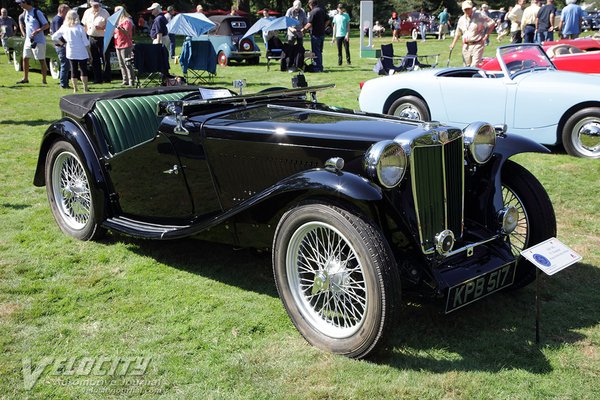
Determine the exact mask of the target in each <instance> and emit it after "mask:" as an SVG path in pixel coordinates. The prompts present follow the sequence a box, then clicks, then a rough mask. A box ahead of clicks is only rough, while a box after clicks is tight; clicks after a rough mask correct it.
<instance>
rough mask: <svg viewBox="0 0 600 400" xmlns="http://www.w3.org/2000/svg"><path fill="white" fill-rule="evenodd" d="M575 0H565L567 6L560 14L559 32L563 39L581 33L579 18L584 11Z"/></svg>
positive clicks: (573, 37) (580, 18)
mask: <svg viewBox="0 0 600 400" xmlns="http://www.w3.org/2000/svg"><path fill="white" fill-rule="evenodd" d="M576 2H577V0H567V6H566V7H565V8H563V9H562V12H561V14H560V25H559V28H558V30H559V32H560V33H561V34H562V37H563V38H564V39H576V38H577V37H579V34H580V33H581V20H582V19H583V16H584V14H585V11H583V10H582V9H581V7H579V6H578V5H577V4H575V3H576Z"/></svg>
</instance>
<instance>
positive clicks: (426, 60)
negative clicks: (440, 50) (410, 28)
mask: <svg viewBox="0 0 600 400" xmlns="http://www.w3.org/2000/svg"><path fill="white" fill-rule="evenodd" d="M417 53H418V46H417V42H416V41H413V42H406V56H407V57H409V56H410V57H415V58H416V60H415V65H414V66H413V68H412V69H411V70H413V69H415V67H417V66H418V67H419V68H435V67H436V66H437V65H438V63H439V59H440V55H439V54H428V55H423V56H420V55H418V54H417Z"/></svg>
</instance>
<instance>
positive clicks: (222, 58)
mask: <svg viewBox="0 0 600 400" xmlns="http://www.w3.org/2000/svg"><path fill="white" fill-rule="evenodd" d="M217 63H219V65H220V66H221V67H225V66H226V65H227V64H228V63H229V59H228V58H227V54H225V52H223V51H220V52H219V54H217Z"/></svg>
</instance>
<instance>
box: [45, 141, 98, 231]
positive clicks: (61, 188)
mask: <svg viewBox="0 0 600 400" xmlns="http://www.w3.org/2000/svg"><path fill="white" fill-rule="evenodd" d="M52 189H53V193H54V201H55V203H56V206H57V207H58V209H59V210H60V212H61V215H62V217H63V220H64V222H65V223H66V224H67V225H68V226H69V227H70V228H71V229H75V230H79V229H83V227H85V224H86V223H87V222H88V220H89V219H90V214H91V204H92V200H91V199H92V197H91V192H90V187H89V184H88V180H87V177H86V175H85V171H84V169H83V166H82V165H81V163H80V162H79V160H78V159H77V157H76V156H75V155H74V154H72V153H70V152H63V153H60V154H59V155H58V156H57V157H56V160H55V161H54V165H53V167H52Z"/></svg>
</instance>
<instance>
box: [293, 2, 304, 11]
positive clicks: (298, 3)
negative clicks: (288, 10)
mask: <svg viewBox="0 0 600 400" xmlns="http://www.w3.org/2000/svg"><path fill="white" fill-rule="evenodd" d="M293 7H294V8H295V9H298V8H302V2H301V1H300V0H296V1H294V5H293Z"/></svg>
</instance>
